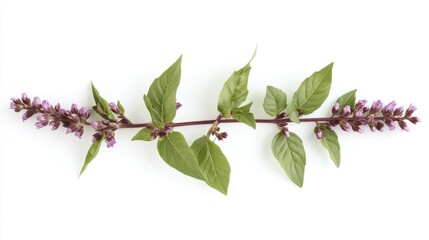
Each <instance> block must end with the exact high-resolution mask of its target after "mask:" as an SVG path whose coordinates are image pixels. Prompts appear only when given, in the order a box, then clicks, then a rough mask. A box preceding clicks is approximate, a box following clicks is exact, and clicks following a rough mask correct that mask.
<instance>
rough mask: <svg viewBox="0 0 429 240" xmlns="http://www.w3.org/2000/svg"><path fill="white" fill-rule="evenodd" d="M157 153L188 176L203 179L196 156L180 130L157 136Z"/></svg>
mask: <svg viewBox="0 0 429 240" xmlns="http://www.w3.org/2000/svg"><path fill="white" fill-rule="evenodd" d="M158 153H159V155H160V156H161V158H162V159H163V160H164V161H165V162H166V163H167V164H168V165H170V166H171V167H173V168H175V169H177V170H178V171H180V172H182V173H183V174H186V175H188V176H191V177H194V178H197V179H200V180H204V175H203V173H202V171H201V168H200V166H199V165H198V160H197V157H195V154H194V152H193V151H192V149H191V148H190V147H189V146H188V143H187V142H186V140H185V137H184V136H183V135H182V134H181V133H180V132H172V133H169V134H167V135H165V137H163V138H159V139H158Z"/></svg>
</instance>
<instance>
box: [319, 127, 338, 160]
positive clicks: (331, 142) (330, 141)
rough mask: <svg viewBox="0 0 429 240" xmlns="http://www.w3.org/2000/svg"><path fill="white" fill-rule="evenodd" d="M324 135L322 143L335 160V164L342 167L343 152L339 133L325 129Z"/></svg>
mask: <svg viewBox="0 0 429 240" xmlns="http://www.w3.org/2000/svg"><path fill="white" fill-rule="evenodd" d="M322 131H323V134H324V137H323V138H322V139H320V140H321V142H322V145H323V146H324V147H325V148H326V149H327V150H328V151H329V156H330V157H331V159H332V161H334V163H335V166H337V167H340V162H341V153H340V150H341V148H340V143H339V142H338V136H337V134H336V133H335V132H334V131H333V130H331V129H323V130H322Z"/></svg>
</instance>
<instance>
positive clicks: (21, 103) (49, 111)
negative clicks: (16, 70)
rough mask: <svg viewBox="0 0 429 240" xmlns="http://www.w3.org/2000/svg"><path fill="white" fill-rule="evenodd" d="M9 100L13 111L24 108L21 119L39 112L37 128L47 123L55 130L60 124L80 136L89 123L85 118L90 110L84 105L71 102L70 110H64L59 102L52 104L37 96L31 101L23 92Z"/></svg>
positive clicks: (69, 131)
mask: <svg viewBox="0 0 429 240" xmlns="http://www.w3.org/2000/svg"><path fill="white" fill-rule="evenodd" d="M11 100H12V101H11V103H10V108H11V109H13V110H14V111H15V112H20V111H22V110H26V112H25V113H24V115H22V120H23V121H25V120H27V119H29V118H30V117H32V116H33V115H34V114H40V115H38V116H37V122H36V123H35V125H36V127H37V128H43V127H45V126H48V125H49V126H51V127H52V130H56V129H58V127H59V126H60V125H61V124H62V126H63V127H65V128H67V131H66V133H74V135H75V136H77V137H79V138H81V137H82V135H83V128H84V126H85V125H89V123H88V122H87V119H88V118H89V116H90V114H91V112H90V110H89V109H87V108H85V107H82V108H80V109H79V108H78V107H77V105H76V104H73V105H72V106H71V109H70V110H65V109H62V108H61V105H60V104H59V103H58V104H56V105H55V106H52V105H51V104H50V103H49V102H48V101H46V100H43V101H41V100H40V98H39V97H35V98H34V99H33V101H31V99H30V98H29V97H28V96H27V94H25V93H23V94H22V97H21V98H12V99H11Z"/></svg>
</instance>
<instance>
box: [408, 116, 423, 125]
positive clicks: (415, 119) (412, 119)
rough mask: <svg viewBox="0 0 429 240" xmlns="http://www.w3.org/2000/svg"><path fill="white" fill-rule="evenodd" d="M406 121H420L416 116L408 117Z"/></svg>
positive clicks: (414, 122) (413, 122)
mask: <svg viewBox="0 0 429 240" xmlns="http://www.w3.org/2000/svg"><path fill="white" fill-rule="evenodd" d="M408 121H410V122H411V123H412V124H416V123H418V122H420V119H419V118H418V117H410V118H409V119H408Z"/></svg>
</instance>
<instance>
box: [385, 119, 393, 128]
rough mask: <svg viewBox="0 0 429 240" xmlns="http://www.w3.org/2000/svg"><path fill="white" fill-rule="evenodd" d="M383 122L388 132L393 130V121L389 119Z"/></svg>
mask: <svg viewBox="0 0 429 240" xmlns="http://www.w3.org/2000/svg"><path fill="white" fill-rule="evenodd" d="M384 122H385V123H386V125H387V126H388V127H389V130H395V123H394V121H393V120H392V119H391V118H386V119H385V120H384Z"/></svg>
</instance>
